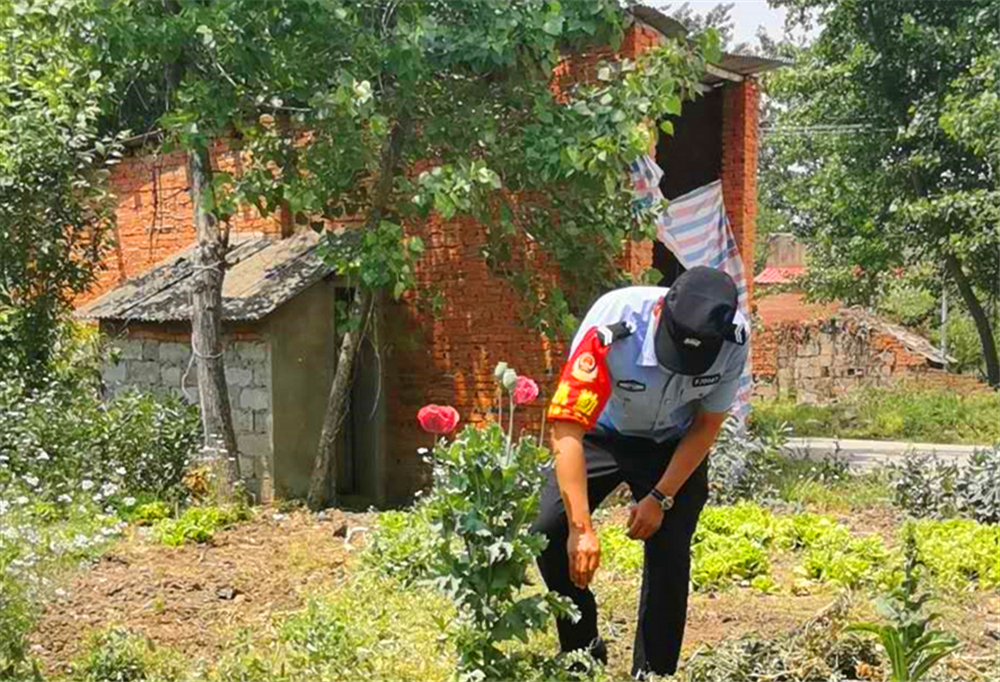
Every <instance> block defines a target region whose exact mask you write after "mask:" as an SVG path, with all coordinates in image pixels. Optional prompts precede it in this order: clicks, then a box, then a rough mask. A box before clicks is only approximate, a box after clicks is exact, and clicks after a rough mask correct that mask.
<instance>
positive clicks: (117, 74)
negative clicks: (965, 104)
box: [67, 0, 718, 507]
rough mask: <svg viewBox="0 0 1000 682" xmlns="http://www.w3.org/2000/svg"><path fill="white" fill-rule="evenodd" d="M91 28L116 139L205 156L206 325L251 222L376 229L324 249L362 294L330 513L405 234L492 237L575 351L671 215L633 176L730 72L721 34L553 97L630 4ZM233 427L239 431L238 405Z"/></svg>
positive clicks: (185, 5)
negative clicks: (596, 304)
mask: <svg viewBox="0 0 1000 682" xmlns="http://www.w3.org/2000/svg"><path fill="white" fill-rule="evenodd" d="M75 1H76V2H82V0H75ZM67 2H69V3H71V4H72V3H74V0H67ZM88 7H89V6H88ZM91 9H92V24H91V26H92V29H91V32H92V39H93V54H94V63H95V64H96V65H97V66H96V68H97V69H99V70H100V71H101V72H102V73H103V74H105V77H107V78H109V79H111V81H112V82H113V83H114V89H113V92H112V93H111V95H110V96H108V97H106V98H105V99H104V104H103V109H102V119H101V122H102V125H103V127H104V129H105V130H109V131H121V130H125V129H129V130H132V131H134V132H137V133H149V137H148V139H150V140H152V141H154V143H155V144H158V145H160V146H161V148H163V147H169V146H173V147H177V146H179V147H180V148H181V149H183V150H185V151H186V152H187V154H188V156H189V159H190V163H189V165H190V167H191V171H192V172H191V177H192V181H193V187H192V194H193V198H194V203H195V207H196V223H197V224H198V226H199V247H200V251H199V253H200V255H199V258H200V260H201V261H202V262H201V266H202V267H201V268H200V271H201V272H202V273H203V275H204V278H205V281H203V282H202V283H201V286H202V287H203V288H204V289H203V292H202V293H203V294H204V297H205V300H204V301H203V303H202V305H203V307H204V308H205V309H206V310H207V311H208V313H209V316H208V317H209V324H212V323H213V318H212V314H211V312H212V307H213V306H215V307H216V312H217V306H218V298H217V295H218V293H217V292H218V291H219V288H220V287H221V281H222V272H221V269H220V268H219V267H217V264H219V263H221V261H222V254H223V253H224V250H225V248H226V243H227V232H228V229H227V225H228V219H229V217H230V216H231V215H232V213H233V211H234V210H235V207H236V206H238V205H239V204H240V203H246V204H250V205H253V206H255V207H257V208H258V209H259V210H260V212H261V213H263V214H265V215H268V214H271V213H275V212H281V213H282V215H283V216H286V217H287V218H288V219H289V220H291V221H292V222H294V223H295V224H298V225H303V226H310V227H312V228H313V229H316V230H317V231H320V232H323V231H324V230H326V228H328V227H330V226H331V225H332V224H334V223H336V222H338V221H350V222H352V223H355V224H356V225H357V230H356V234H357V235H358V237H359V238H358V239H352V240H342V239H336V238H333V237H332V236H331V239H330V240H329V243H328V245H327V255H328V258H329V259H330V260H331V262H332V263H334V264H335V265H336V266H337V267H338V269H339V271H340V272H341V273H342V274H343V275H345V276H347V277H348V278H349V280H350V282H351V283H352V285H353V287H354V292H355V294H354V298H353V301H352V302H351V304H350V306H349V308H350V310H349V312H350V313H351V314H350V316H349V320H348V321H347V322H346V323H345V324H343V325H340V327H341V329H342V330H343V334H342V341H341V346H340V349H339V351H338V352H339V363H338V365H337V371H336V376H335V378H334V381H333V383H332V386H331V387H330V395H329V401H328V409H327V414H326V420H325V424H324V428H323V434H322V437H321V442H320V443H319V444H318V452H317V456H316V464H315V467H314V476H313V479H312V483H311V485H310V492H309V501H310V504H311V505H312V506H314V507H317V506H320V505H322V504H324V503H325V502H326V501H328V500H327V497H328V495H327V492H328V491H330V490H332V489H333V485H332V484H331V481H332V480H333V479H334V478H335V476H336V472H335V471H334V470H333V466H334V465H333V463H334V462H335V459H336V458H334V457H332V450H333V447H334V443H335V442H336V441H337V434H338V432H339V429H340V426H341V423H342V422H343V416H344V413H345V410H346V404H347V396H348V395H349V391H348V389H349V386H350V381H351V377H352V375H353V374H352V369H353V362H354V358H355V355H356V351H357V348H358V346H359V343H360V340H361V338H363V336H364V334H365V333H366V331H367V329H368V325H369V321H370V319H371V317H372V315H371V312H372V310H373V309H374V307H375V306H376V305H377V302H378V300H379V295H380V293H381V292H383V291H385V292H388V293H389V294H391V295H393V296H395V297H399V296H401V295H402V294H403V293H404V292H405V291H407V290H408V289H411V288H412V287H413V284H414V278H413V264H412V260H413V258H414V257H416V256H419V254H420V253H421V252H422V250H423V244H422V243H421V242H420V240H419V239H417V238H415V237H411V236H408V234H407V231H406V230H405V229H404V225H405V224H407V222H408V221H417V220H422V219H423V218H424V216H426V214H427V213H429V212H430V211H435V212H437V213H438V214H439V215H441V216H442V217H443V218H445V219H450V218H452V217H453V216H455V215H456V214H458V213H463V214H467V215H470V216H473V217H475V218H476V219H478V220H479V221H480V222H482V223H483V224H484V225H486V226H487V229H488V232H489V240H490V245H489V248H488V251H489V253H488V257H489V260H490V263H491V264H492V265H493V266H494V267H495V269H496V271H497V272H498V273H501V274H504V275H506V276H508V277H510V279H511V280H512V281H513V282H514V283H515V284H516V285H517V286H519V287H521V288H522V289H523V291H524V292H525V293H526V294H527V295H528V297H529V299H530V300H532V301H533V302H534V305H533V306H532V310H535V311H536V312H535V314H533V315H532V316H531V319H532V321H534V322H535V323H536V324H537V325H538V328H539V329H540V330H541V331H543V332H546V333H550V334H559V333H562V332H563V331H565V327H566V324H567V320H568V319H571V317H570V316H571V313H572V312H573V311H574V310H575V309H579V308H580V307H581V306H582V305H583V304H584V303H585V302H586V301H587V300H588V299H590V298H591V297H592V296H593V295H594V294H595V293H596V292H598V291H600V289H601V288H602V287H604V286H606V285H607V283H608V282H611V281H614V280H616V279H617V278H618V277H619V273H618V272H617V269H616V266H615V256H616V255H617V254H618V253H619V252H620V249H621V244H622V241H623V239H624V238H626V237H636V238H638V237H642V236H650V235H652V234H653V233H654V230H653V224H652V220H651V216H652V211H651V210H647V211H643V212H641V213H639V214H638V215H636V214H635V213H633V211H632V192H631V185H630V182H629V178H628V175H627V172H626V169H627V167H628V163H629V162H631V161H632V160H633V159H634V158H635V157H636V156H638V155H639V154H642V153H645V152H646V150H648V148H649V146H650V143H651V141H652V137H651V136H652V135H653V132H652V130H651V129H650V128H651V126H650V124H651V123H655V122H656V121H659V120H661V119H663V118H665V117H666V116H667V115H668V114H677V113H679V112H680V110H681V106H682V103H683V101H684V100H686V99H690V98H692V97H694V96H695V94H696V85H697V82H698V80H699V78H700V75H701V73H702V71H703V69H704V61H705V59H706V58H709V59H710V58H717V53H718V35H717V34H716V33H715V32H714V31H709V32H707V33H705V34H704V35H703V36H701V37H700V38H699V40H697V41H695V42H681V41H672V42H670V43H668V44H666V45H664V46H663V47H661V48H659V49H657V50H654V51H652V52H651V53H649V54H647V55H646V56H644V57H643V58H642V59H641V60H639V61H638V62H637V63H631V62H619V63H615V64H606V65H602V66H601V67H600V68H599V69H598V70H597V78H596V80H595V82H594V83H590V84H584V85H575V86H572V87H569V88H567V89H564V90H562V91H561V92H559V93H556V92H554V91H553V88H552V78H551V75H552V70H553V68H554V67H555V66H556V64H557V63H558V62H559V60H560V59H561V58H562V57H563V55H565V54H567V53H570V52H575V51H577V50H579V49H581V48H582V47H584V46H586V45H587V44H591V43H594V44H609V43H610V44H611V45H618V44H619V42H620V40H621V38H622V34H623V29H624V26H625V22H626V20H627V14H626V13H624V12H623V11H622V7H621V6H620V3H619V2H618V1H617V0H562V1H561V2H560V1H559V0H464V1H463V2H461V3H455V2H451V1H450V0H408V1H407V2H400V1H398V0H272V1H269V2H266V3H264V2H259V0H214V1H206V0H162V1H161V2H143V1H140V0H112V1H110V2H107V3H101V4H99V5H96V6H93V7H92V8H91ZM663 129H664V131H665V132H667V133H669V132H670V126H669V123H665V124H664V128H663ZM217 139H223V140H226V141H227V143H228V144H229V145H230V146H231V147H234V148H237V149H239V150H240V151H241V152H242V153H243V158H244V160H245V162H244V164H243V169H242V171H241V172H240V173H239V174H238V176H236V177H233V176H230V175H227V174H225V173H220V172H218V171H216V170H214V169H213V168H212V167H211V165H210V160H209V159H208V154H207V150H208V149H209V145H210V143H211V142H212V141H213V140H217ZM419 167H424V168H426V171H424V172H420V173H416V172H412V171H413V169H415V168H419ZM528 197H530V201H525V200H522V199H524V198H528ZM555 216H558V217H555ZM327 234H329V235H332V233H331V232H329V231H327ZM527 240H531V241H533V242H534V243H535V244H537V245H538V246H540V247H541V249H542V250H543V251H544V252H545V253H546V254H547V255H548V256H550V257H551V258H553V259H554V260H555V262H556V263H557V264H558V265H560V266H562V274H563V284H564V287H563V289H564V291H565V292H566V293H565V294H564V293H563V291H559V290H552V289H551V287H548V288H546V287H545V286H543V285H544V282H545V281H546V280H545V279H544V278H543V276H542V273H541V271H540V270H539V269H537V268H533V267H532V264H533V262H534V261H532V260H531V259H530V258H529V259H523V258H518V257H516V256H518V255H519V254H518V253H517V251H518V248H519V247H518V246H517V245H518V244H523V243H525V242H526V241H527ZM210 278H212V279H211V281H208V280H209V279H210ZM196 303H197V300H196ZM196 307H197V306H196ZM217 323H218V317H217V315H216V316H215V317H214V324H216V325H217ZM216 330H217V327H216ZM210 331H211V330H210ZM214 338H215V339H217V338H218V335H217V334H216V335H215V337H214ZM215 343H216V345H215V346H213V348H205V347H202V346H200V345H199V348H198V350H199V355H200V357H199V362H202V361H206V362H207V361H211V360H213V358H216V357H217V356H218V352H217V349H218V346H217V341H215ZM215 361H216V362H217V364H216V369H217V370H218V369H221V358H217V359H216V360H215ZM221 381H222V382H224V376H222V378H221ZM221 386H222V387H223V390H221V391H220V396H221V397H222V398H224V397H225V395H226V391H225V390H224V383H221ZM204 395H205V394H204V393H202V396H203V398H204ZM216 412H217V413H218V418H220V419H229V416H228V407H227V406H225V405H224V404H222V405H219V406H217V408H216ZM203 414H204V412H203ZM206 429H207V430H210V427H209V425H208V424H206Z"/></svg>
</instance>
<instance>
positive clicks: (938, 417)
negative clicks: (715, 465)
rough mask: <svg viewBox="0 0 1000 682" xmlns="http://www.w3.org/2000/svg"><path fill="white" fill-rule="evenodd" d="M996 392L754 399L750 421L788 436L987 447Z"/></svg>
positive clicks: (997, 428) (996, 429) (999, 429)
mask: <svg viewBox="0 0 1000 682" xmlns="http://www.w3.org/2000/svg"><path fill="white" fill-rule="evenodd" d="M998 414H1000V394H998V393H995V392H981V393H970V394H959V393H955V392H951V391H944V390H940V389H922V388H918V387H917V386H915V385H911V386H907V387H905V388H899V387H896V388H893V389H874V388H873V389H866V390H862V391H857V392H854V393H851V394H849V395H847V396H846V397H844V398H843V399H841V400H840V401H838V402H837V403H835V404H830V405H797V404H795V401H794V400H791V399H780V400H759V401H756V402H755V403H754V410H753V420H754V422H755V423H756V424H758V425H759V426H761V427H762V428H772V429H773V428H775V427H777V426H778V425H780V424H781V423H787V424H789V425H790V426H791V427H792V432H793V435H795V436H799V437H810V436H811V437H817V438H859V439H865V440H898V441H907V442H928V443H964V444H972V445H986V444H990V443H993V442H994V441H996V440H998V439H1000V422H998V421H997V415H998Z"/></svg>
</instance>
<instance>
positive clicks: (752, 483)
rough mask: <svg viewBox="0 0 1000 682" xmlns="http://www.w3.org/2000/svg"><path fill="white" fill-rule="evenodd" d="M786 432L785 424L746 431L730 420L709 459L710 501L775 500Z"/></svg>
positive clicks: (765, 424) (725, 424)
mask: <svg viewBox="0 0 1000 682" xmlns="http://www.w3.org/2000/svg"><path fill="white" fill-rule="evenodd" d="M787 433H788V429H787V428H786V427H785V425H784V424H772V423H770V422H765V423H764V424H763V428H762V426H761V425H760V424H755V425H754V428H752V429H750V430H747V429H745V428H744V427H743V425H742V424H741V423H740V422H739V421H738V420H737V419H735V418H730V419H727V420H726V422H725V423H724V424H723V425H722V431H721V432H720V433H719V437H718V438H717V439H716V441H715V444H714V445H713V446H712V452H711V454H710V456H709V457H710V458H709V466H710V467H711V476H710V477H709V500H710V501H711V502H712V503H713V504H733V503H735V502H738V501H740V500H746V499H754V500H757V501H765V500H767V499H769V498H773V497H774V496H775V494H776V492H777V491H776V489H775V488H774V483H773V482H774V479H775V476H776V474H777V472H778V469H779V464H778V459H777V453H778V452H779V451H780V450H781V448H782V447H783V446H784V442H785V440H786V438H787Z"/></svg>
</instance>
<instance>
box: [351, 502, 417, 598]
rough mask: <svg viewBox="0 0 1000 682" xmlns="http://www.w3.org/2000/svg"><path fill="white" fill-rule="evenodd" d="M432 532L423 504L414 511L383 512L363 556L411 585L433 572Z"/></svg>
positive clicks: (382, 569) (383, 571)
mask: <svg viewBox="0 0 1000 682" xmlns="http://www.w3.org/2000/svg"><path fill="white" fill-rule="evenodd" d="M433 533H434V530H433V529H432V528H431V525H430V520H429V519H428V516H427V507H426V506H424V505H418V506H417V507H416V508H414V509H413V510H411V511H387V512H382V513H381V514H379V516H378V523H377V524H376V526H375V530H374V532H372V534H371V537H370V539H369V543H368V546H367V548H366V549H365V551H364V554H362V559H363V561H364V562H365V564H367V565H368V566H371V567H372V568H374V569H376V570H377V571H379V572H380V573H382V574H383V575H386V576H389V577H392V578H395V579H397V580H399V581H400V582H402V583H403V584H404V585H412V584H414V583H416V582H418V581H421V580H424V579H426V578H427V577H428V575H429V573H430V568H431V562H432V560H433V539H432V534H433Z"/></svg>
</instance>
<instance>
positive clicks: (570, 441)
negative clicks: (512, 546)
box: [552, 421, 601, 589]
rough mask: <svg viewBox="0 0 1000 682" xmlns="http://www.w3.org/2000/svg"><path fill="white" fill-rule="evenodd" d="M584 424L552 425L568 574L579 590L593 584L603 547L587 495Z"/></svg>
mask: <svg viewBox="0 0 1000 682" xmlns="http://www.w3.org/2000/svg"><path fill="white" fill-rule="evenodd" d="M583 434H584V427H583V426H582V425H580V424H575V423H573V422H567V421H557V422H555V423H554V424H553V425H552V450H553V452H555V457H556V480H557V481H558V483H559V493H560V495H561V496H562V500H563V504H564V505H565V507H566V520H567V522H568V523H569V539H568V541H567V543H566V551H567V552H568V554H569V576H570V579H571V580H572V581H573V584H574V585H576V586H577V587H579V588H580V589H583V588H585V587H586V586H587V585H589V584H590V581H591V580H592V579H593V577H594V573H595V572H596V571H597V568H598V567H599V566H600V564H601V546H600V543H599V542H598V540H597V535H596V533H594V526H593V524H592V523H591V519H590V500H589V499H588V497H587V464H586V461H585V460H584V455H583Z"/></svg>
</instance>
